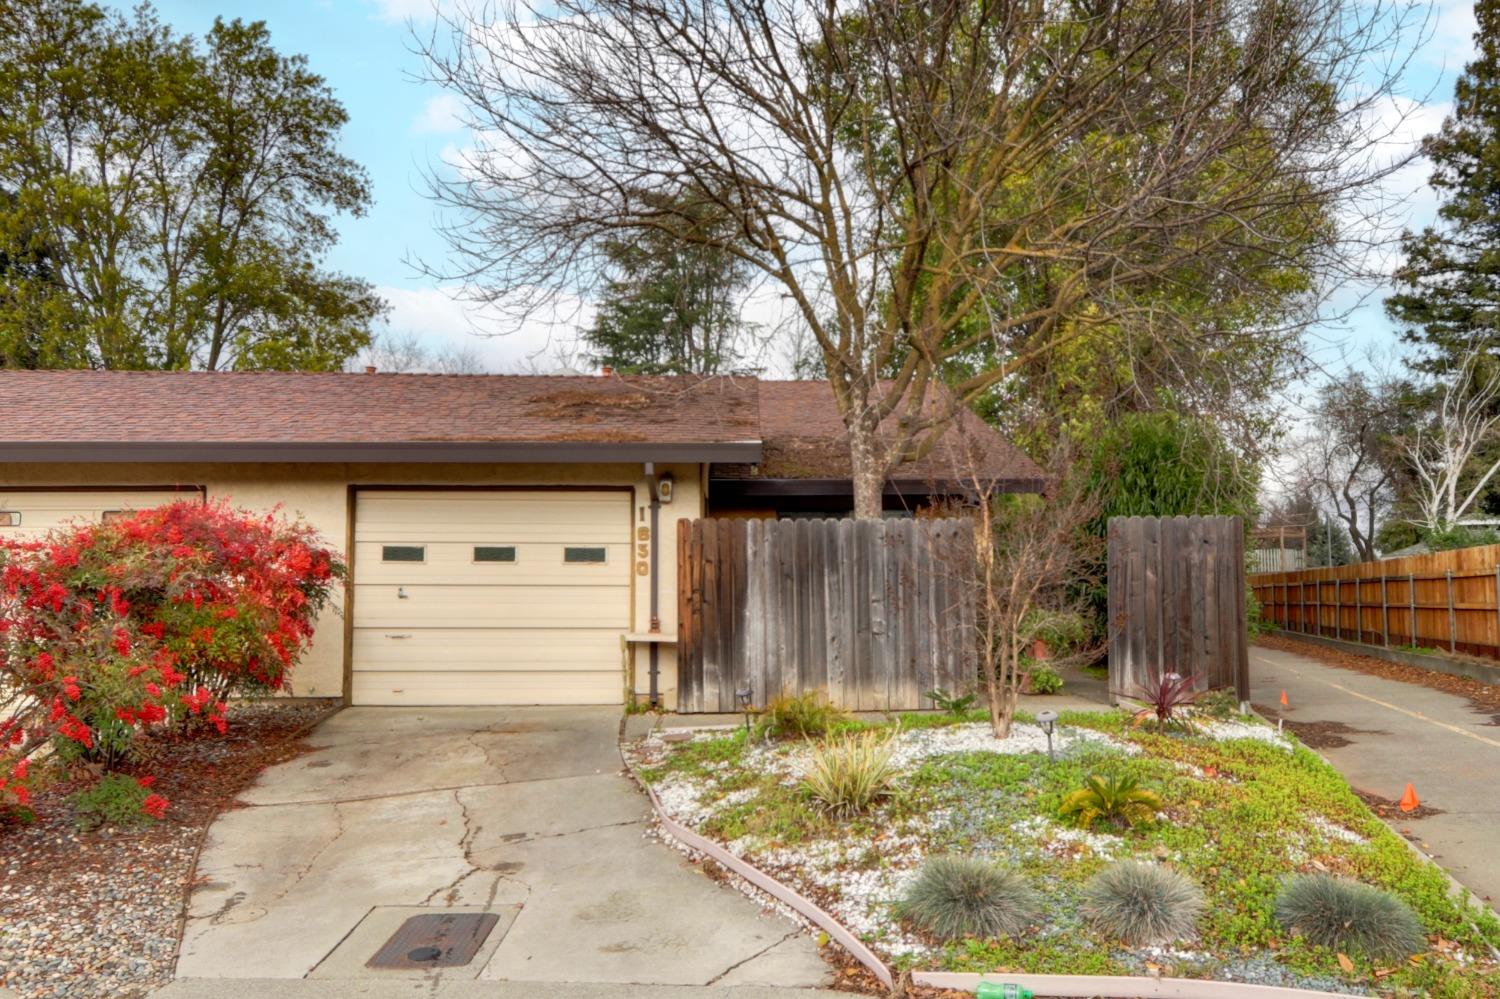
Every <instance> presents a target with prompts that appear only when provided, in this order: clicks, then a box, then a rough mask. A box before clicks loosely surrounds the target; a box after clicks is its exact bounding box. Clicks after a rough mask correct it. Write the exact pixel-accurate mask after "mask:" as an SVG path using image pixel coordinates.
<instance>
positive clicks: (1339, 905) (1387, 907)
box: [1276, 874, 1426, 960]
mask: <svg viewBox="0 0 1500 999" xmlns="http://www.w3.org/2000/svg"><path fill="white" fill-rule="evenodd" d="M1276 919H1277V921H1278V922H1280V923H1281V925H1282V926H1284V927H1286V929H1287V930H1289V931H1290V932H1292V933H1299V934H1301V935H1302V936H1304V937H1306V938H1307V940H1308V941H1309V942H1311V943H1314V944H1318V945H1321V946H1323V947H1331V948H1333V949H1334V950H1339V951H1360V952H1362V953H1365V954H1368V955H1369V956H1371V957H1378V958H1385V959H1386V960H1398V959H1400V958H1403V957H1408V956H1410V955H1411V954H1415V953H1416V952H1418V951H1420V950H1422V949H1423V948H1424V946H1425V944H1426V941H1425V938H1424V936H1423V933H1422V921H1421V920H1420V919H1418V918H1417V914H1416V913H1415V912H1413V911H1412V908H1411V906H1409V905H1407V904H1406V903H1405V902H1403V901H1402V900H1401V899H1399V898H1397V897H1396V896H1394V895H1392V894H1390V893H1389V892H1384V891H1381V890H1380V889H1379V888H1375V887H1372V886H1370V885H1366V884H1361V883H1359V882H1358V881H1350V880H1348V879H1346V878H1336V877H1332V876H1330V875H1327V874H1299V875H1296V876H1294V877H1292V878H1289V879H1288V880H1287V882H1286V884H1285V885H1283V886H1282V889H1281V893H1280V894H1279V895H1277V896H1276Z"/></svg>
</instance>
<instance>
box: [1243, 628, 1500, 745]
mask: <svg viewBox="0 0 1500 999" xmlns="http://www.w3.org/2000/svg"><path fill="white" fill-rule="evenodd" d="M1255 644H1257V645H1263V646H1265V647H1266V648H1268V649H1276V650H1278V651H1281V652H1291V653H1294V654H1296V655H1299V656H1307V657H1308V658H1309V659H1316V660H1318V662H1321V663H1323V664H1325V665H1327V666H1336V667H1338V668H1339V669H1347V670H1354V671H1355V672H1358V673H1368V674H1370V675H1371V676H1378V677H1383V678H1385V679H1387V680H1397V681H1399V682H1401V683H1414V684H1417V685H1418V686H1422V687H1430V688H1432V689H1433V690H1441V691H1443V692H1445V693H1449V694H1457V695H1458V696H1459V697H1466V698H1468V700H1469V703H1470V704H1472V705H1473V707H1474V710H1476V711H1480V712H1483V713H1484V714H1488V715H1490V716H1491V718H1490V722H1489V724H1491V725H1500V686H1495V685H1494V684H1489V683H1484V682H1482V681H1480V680H1472V679H1470V678H1468V677H1466V676H1449V675H1448V674H1447V673H1438V672H1436V671H1434V670H1430V669H1422V668H1421V667H1419V666H1408V665H1406V664H1405V663H1393V662H1387V661H1386V660H1384V659H1376V658H1374V657H1373V656H1361V655H1356V654H1355V653H1352V652H1340V651H1339V650H1337V649H1330V648H1327V647H1326V646H1322V645H1314V644H1312V643H1311V642H1299V641H1297V640H1296V639H1294V638H1287V637H1285V636H1283V635H1263V636H1262V637H1260V638H1258V639H1256V643H1255ZM1287 724H1288V726H1290V724H1291V723H1290V722H1288V723H1287ZM1298 734H1299V736H1300V733H1298Z"/></svg>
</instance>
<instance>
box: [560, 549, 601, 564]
mask: <svg viewBox="0 0 1500 999" xmlns="http://www.w3.org/2000/svg"><path fill="white" fill-rule="evenodd" d="M606 553H607V550H606V549H605V548H604V547H603V546H602V545H601V546H600V547H598V548H580V547H575V546H572V545H570V546H568V547H567V548H564V549H563V561H564V562H568V563H573V564H578V565H603V564H604V562H605V561H606V558H605V555H606Z"/></svg>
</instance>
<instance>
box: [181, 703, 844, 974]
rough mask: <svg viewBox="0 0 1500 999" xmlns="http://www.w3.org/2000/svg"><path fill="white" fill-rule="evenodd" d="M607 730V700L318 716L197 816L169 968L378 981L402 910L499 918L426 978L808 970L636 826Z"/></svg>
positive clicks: (784, 933) (611, 713) (642, 815)
mask: <svg viewBox="0 0 1500 999" xmlns="http://www.w3.org/2000/svg"><path fill="white" fill-rule="evenodd" d="M618 726H619V713H618V711H617V710H615V709H578V708H566V709H552V708H525V709H502V708H489V709H481V708H453V709H429V710H412V709H396V708H356V709H350V710H347V711H344V712H341V713H340V714H338V715H335V716H334V717H333V718H331V719H330V720H329V721H328V722H326V723H324V724H323V725H322V726H320V727H319V728H318V729H317V731H316V732H314V733H313V736H312V738H311V742H312V744H313V746H314V747H315V751H314V752H313V753H311V754H309V755H307V756H303V757H300V758H298V759H296V760H293V761H290V762H288V763H285V764H282V765H281V766H278V767H274V768H272V769H270V770H268V771H267V772H266V773H265V774H264V775H262V777H261V779H260V781H258V782H257V783H256V785H255V786H254V787H252V788H250V789H249V790H248V791H247V792H246V793H245V794H244V795H243V800H244V802H245V804H246V805H247V807H245V808H241V809H238V810H234V811H229V812H226V813H224V814H223V815H222V816H220V818H219V819H218V821H216V822H215V823H214V825H213V827H212V828H211V829H210V831H209V837H208V840H207V842H206V844H205V847H204V851H203V855H202V857H201V859H200V861H199V865H198V883H197V887H196V889H195V891H194V892H193V895H192V898H191V901H190V904H189V911H188V923H187V927H186V930H185V933H184V937H183V945H182V952H181V955H180V957H179V960H178V966H177V975H178V978H179V979H183V980H193V979H231V978H240V979H257V980H265V979H295V978H303V977H306V976H308V975H310V974H312V973H313V972H314V969H317V976H318V977H319V978H324V977H330V976H332V977H347V978H351V979H354V978H357V979H360V980H364V979H368V978H378V977H379V976H380V975H381V974H382V973H381V972H378V971H372V970H370V969H366V968H365V967H364V961H365V960H366V959H367V958H368V957H369V956H370V955H369V954H366V953H364V951H365V950H369V949H370V942H371V940H370V938H371V937H372V932H373V931H372V930H371V929H370V928H371V927H384V926H386V925H388V924H390V925H398V924H399V920H398V919H397V917H398V916H399V915H400V914H401V913H404V912H407V911H416V910H415V909H413V908H412V907H422V908H425V909H427V910H429V911H430V910H441V909H445V908H463V909H469V910H488V911H496V912H500V911H506V912H507V913H512V912H513V913H514V914H515V919H514V921H513V922H510V923H509V924H508V928H505V929H504V930H503V935H502V936H499V937H498V939H495V938H492V939H490V940H487V941H486V944H485V946H484V947H483V948H482V949H481V951H480V955H479V957H478V958H476V961H475V962H474V963H473V964H472V965H470V966H468V967H465V968H462V969H453V970H451V971H444V972H437V971H434V972H429V973H428V975H429V978H430V980H432V981H434V982H436V981H438V980H452V981H459V980H464V979H470V980H472V979H474V978H476V977H477V978H479V979H481V980H485V981H491V982H498V981H524V982H554V983H564V982H575V983H620V984H626V983H629V984H644V985H651V984H657V985H663V986H684V987H685V986H708V985H713V986H715V987H716V988H717V987H730V986H757V985H777V986H783V987H785V986H792V987H801V988H808V987H813V986H817V985H820V984H822V983H823V982H824V981H825V979H826V978H827V976H828V970H827V966H826V965H825V964H824V963H823V961H822V960H821V958H820V957H819V956H818V953H817V948H816V946H815V945H814V943H813V942H812V940H811V939H810V938H809V937H808V936H807V935H806V934H804V933H801V932H799V931H798V929H797V927H796V926H795V925H793V924H792V923H790V922H788V921H787V920H785V919H784V918H782V917H780V916H777V915H775V914H773V913H768V912H764V911H762V910H760V909H759V907H758V906H756V905H755V904H754V903H752V902H751V901H749V900H748V899H746V898H745V897H744V896H742V895H740V894H738V893H736V892H733V891H730V890H728V889H725V888H723V887H722V886H720V885H718V884H717V883H715V882H714V881H712V880H711V879H709V878H707V877H706V876H704V875H703V874H702V873H701V872H700V871H699V870H698V869H697V868H695V867H693V866H692V865H689V864H687V863H685V862H684V861H683V859H682V858H681V857H680V856H679V855H678V854H677V853H676V852H675V851H672V850H670V849H668V848H666V847H665V846H662V845H661V844H659V843H657V842H655V841H654V840H652V839H649V838H647V836H646V819H647V816H648V812H649V806H648V804H647V802H646V800H645V798H644V797H643V796H642V795H641V794H640V793H639V791H638V790H637V789H636V788H635V786H634V785H633V784H632V783H631V782H630V781H629V780H628V779H626V778H625V777H623V776H622V775H621V774H620V760H619V756H618V751H617V747H616V733H617V731H618ZM361 926H363V927H364V928H363V929H362V930H359V931H358V932H356V930H357V928H359V927H361ZM506 926H507V924H506V923H504V922H503V923H502V927H506ZM501 932H502V931H501V930H497V931H496V933H497V934H499V933H501ZM377 945H378V942H377ZM371 953H373V951H371Z"/></svg>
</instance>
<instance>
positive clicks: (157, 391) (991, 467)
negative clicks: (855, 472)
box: [0, 370, 1042, 483]
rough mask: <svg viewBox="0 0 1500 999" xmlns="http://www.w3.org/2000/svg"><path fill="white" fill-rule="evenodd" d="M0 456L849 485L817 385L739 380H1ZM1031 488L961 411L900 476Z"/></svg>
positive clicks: (0, 374)
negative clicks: (549, 468)
mask: <svg viewBox="0 0 1500 999" xmlns="http://www.w3.org/2000/svg"><path fill="white" fill-rule="evenodd" d="M0 406H3V411H4V414H5V430H4V432H3V434H0V461H150V460H156V461H358V460H370V461H419V462H446V461H527V460H531V461H669V460H678V461H693V462H709V463H712V464H713V466H714V475H715V477H716V478H726V479H728V478H739V479H760V480H765V479H777V478H787V479H835V478H845V479H846V478H848V476H849V456H848V450H847V442H846V437H845V432H844V427H843V423H842V421H841V419H840V417H839V414H838V409H837V407H836V406H835V403H834V398H833V393H832V390H831V389H830V388H829V387H828V384H827V383H826V382H822V381H802V382H793V381H759V380H757V379H755V378H749V377H730V376H720V377H713V378H675V377H648V376H619V375H607V376H582V375H573V376H554V375H424V374H344V373H295V372H201V371H200V372H193V371H3V370H0ZM973 472H978V473H980V474H983V475H987V476H993V477H996V478H1004V479H1010V480H1017V481H1020V480H1025V481H1028V482H1029V481H1032V480H1035V481H1036V482H1038V483H1039V482H1040V481H1041V479H1042V472H1041V470H1040V469H1038V468H1037V467H1036V465H1035V464H1033V463H1032V462H1031V461H1030V460H1029V459H1027V458H1026V456H1025V455H1023V454H1021V453H1020V452H1019V451H1018V450H1017V449H1016V448H1015V447H1013V446H1012V445H1011V444H1010V443H1009V442H1008V441H1006V440H1005V439H1004V438H1002V437H1001V436H1000V435H999V434H997V433H996V432H995V431H994V430H993V429H992V428H991V427H989V426H988V425H986V424H985V423H984V422H983V421H982V420H980V419H979V418H978V417H977V416H975V415H974V414H972V413H970V412H968V411H967V410H965V411H964V412H963V413H962V415H961V418H960V421H959V424H958V427H957V428H956V429H955V430H954V431H950V433H949V434H947V435H945V437H944V439H943V441H942V442H940V444H939V446H938V447H937V448H936V449H934V451H933V453H932V454H930V455H928V456H927V457H925V458H924V459H922V460H921V461H919V462H916V463H914V464H911V465H906V466H902V468H901V469H899V470H898V472H897V474H896V475H895V476H893V478H895V479H898V480H902V481H913V480H920V481H952V480H953V479H955V478H961V477H968V476H969V475H971V474H972V473H973Z"/></svg>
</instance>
